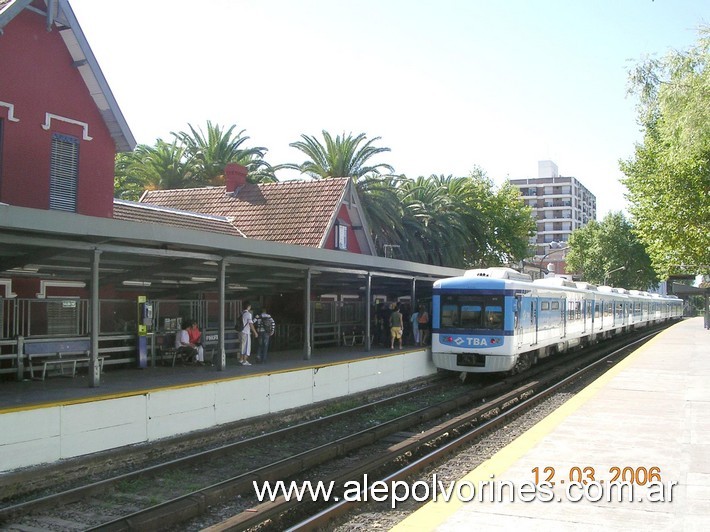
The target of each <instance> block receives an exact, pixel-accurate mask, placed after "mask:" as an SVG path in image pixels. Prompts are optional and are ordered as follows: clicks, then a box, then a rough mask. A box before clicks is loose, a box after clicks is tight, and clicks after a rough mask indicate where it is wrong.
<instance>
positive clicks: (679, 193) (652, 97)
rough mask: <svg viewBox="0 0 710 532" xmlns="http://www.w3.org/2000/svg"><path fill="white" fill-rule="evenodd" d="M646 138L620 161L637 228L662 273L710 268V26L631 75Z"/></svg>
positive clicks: (654, 263) (651, 60)
mask: <svg viewBox="0 0 710 532" xmlns="http://www.w3.org/2000/svg"><path fill="white" fill-rule="evenodd" d="M630 90H631V92H633V93H635V94H637V95H638V97H639V107H638V114H639V122H640V123H641V125H642V127H643V130H644V138H643V142H642V143H641V144H639V145H637V146H636V149H635V155H634V156H633V157H632V158H631V159H629V160H627V161H621V162H620V166H621V170H622V171H623V172H624V174H626V178H625V179H624V180H623V182H624V184H625V185H626V187H627V189H628V193H627V198H628V200H629V202H630V209H629V210H630V213H631V214H632V215H633V217H634V227H635V231H636V232H637V234H638V235H639V238H640V239H641V241H642V242H643V243H644V244H645V245H646V248H647V249H648V253H649V255H650V256H651V259H652V262H653V265H654V268H655V269H656V271H657V272H658V273H659V274H660V276H661V277H662V278H667V277H668V276H669V275H670V274H673V273H708V272H710V230H709V228H710V28H708V27H705V28H703V29H701V31H700V38H699V40H698V42H697V44H696V45H695V46H693V47H691V48H690V49H689V50H687V51H673V52H671V53H670V54H669V55H668V56H667V57H666V58H665V59H662V60H656V59H648V60H645V61H643V62H641V63H640V64H639V65H638V66H637V67H636V69H635V70H634V71H633V72H632V74H631V89H630Z"/></svg>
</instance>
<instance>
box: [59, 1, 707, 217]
mask: <svg viewBox="0 0 710 532" xmlns="http://www.w3.org/2000/svg"><path fill="white" fill-rule="evenodd" d="M70 5H71V6H72V9H73V10H74V13H75V14H76V16H77V18H78V20H79V24H80V25H81V27H82V29H83V31H84V33H85V35H86V37H87V39H88V42H89V44H90V46H91V48H92V50H93V52H94V55H95V56H96V58H97V60H98V62H99V65H100V66H101V69H102V71H103V73H104V76H105V77H106V79H107V81H108V84H109V86H110V87H111V90H112V92H113V94H114V96H115V98H116V100H117V102H118V105H119V107H120V108H121V111H122V112H123V114H124V117H125V118H126V120H127V122H128V125H129V127H130V129H131V131H132V132H133V135H134V136H135V138H136V141H137V142H138V143H142V144H149V145H153V144H155V141H156V139H158V138H162V139H164V140H170V141H171V140H172V136H171V132H178V131H189V127H188V124H192V125H193V126H195V127H200V128H202V129H203V130H205V129H206V123H207V121H208V120H210V121H212V122H213V123H217V124H219V125H221V126H232V125H236V128H235V129H236V131H241V130H244V135H246V136H248V137H249V140H247V141H246V143H245V146H249V147H252V146H263V147H266V148H268V150H269V151H268V153H267V155H266V160H267V161H268V162H269V163H270V164H272V165H275V164H281V163H287V162H289V163H301V162H303V161H304V160H305V155H303V154H302V153H301V152H300V151H298V150H296V149H295V148H292V147H290V146H289V144H290V143H292V142H295V141H298V140H300V139H301V135H304V134H305V135H309V136H316V137H317V138H319V139H321V140H322V135H321V132H322V131H323V130H326V131H328V132H329V133H331V134H332V135H336V134H341V135H342V134H345V135H348V134H351V133H352V134H353V135H358V134H360V133H364V134H365V135H366V136H367V139H372V138H375V137H380V138H379V139H378V140H376V141H375V142H374V145H375V146H377V147H386V148H390V149H391V151H390V152H387V153H384V154H381V155H378V156H377V157H376V158H373V159H372V162H375V163H377V162H380V163H387V164H390V165H392V166H393V167H394V168H395V171H396V173H398V174H405V175H406V176H407V177H410V178H415V177H418V176H420V175H423V176H429V175H432V174H444V175H455V176H465V175H468V174H469V173H470V172H471V171H472V170H473V169H474V168H475V167H480V168H482V169H483V170H484V171H485V172H486V174H487V175H488V176H489V177H490V178H491V179H492V180H493V181H494V182H495V183H497V184H501V183H503V182H504V181H505V179H517V178H525V177H537V175H538V174H537V172H538V161H541V160H551V161H554V162H555V163H556V164H557V166H558V168H559V172H560V175H563V176H573V177H576V178H577V179H579V180H580V181H581V182H582V184H583V185H584V186H586V187H587V188H588V189H589V190H590V191H591V192H592V193H593V194H595V195H596V197H597V217H598V218H599V219H601V218H602V217H603V216H604V215H605V214H606V213H608V212H610V211H619V210H626V208H627V205H626V201H625V200H624V198H623V195H624V192H625V189H624V187H623V185H622V184H621V183H620V181H619V180H620V178H622V177H623V174H622V173H621V171H620V170H619V164H618V162H619V160H620V159H628V158H630V157H631V156H632V155H633V153H634V145H635V143H637V142H640V141H641V140H642V133H641V129H640V127H639V125H638V123H637V115H636V105H637V100H636V99H635V97H633V96H631V95H628V94H627V92H628V91H627V89H628V74H629V71H630V70H631V69H632V68H633V66H634V65H635V64H637V63H638V62H639V61H641V60H643V59H644V58H648V57H654V58H662V57H664V56H665V55H666V54H668V53H669V52H670V51H672V50H684V49H687V48H688V47H689V46H692V45H693V44H694V43H695V42H696V41H697V38H698V28H699V27H700V26H701V25H703V24H704V25H707V24H710V2H707V1H706V0H574V1H569V0H486V1H483V0H406V1H405V0H200V1H199V2H195V1H194V0H189V1H188V0H169V1H168V0H122V1H120V2H107V1H97V0H70ZM277 175H278V177H279V178H280V179H290V178H294V177H298V174H297V173H294V172H293V171H285V172H284V173H283V174H281V173H279V174H277Z"/></svg>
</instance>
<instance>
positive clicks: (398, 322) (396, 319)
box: [390, 305, 404, 349]
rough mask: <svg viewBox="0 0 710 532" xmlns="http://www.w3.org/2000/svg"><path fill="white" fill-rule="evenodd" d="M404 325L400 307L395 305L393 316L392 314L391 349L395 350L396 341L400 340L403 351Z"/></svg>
mask: <svg viewBox="0 0 710 532" xmlns="http://www.w3.org/2000/svg"><path fill="white" fill-rule="evenodd" d="M403 325H404V323H403V321H402V313H401V312H400V311H399V307H398V306H397V305H394V308H393V310H392V314H390V337H391V342H390V349H394V341H395V340H399V348H400V349H402V326H403Z"/></svg>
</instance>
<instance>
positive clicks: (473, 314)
mask: <svg viewBox="0 0 710 532" xmlns="http://www.w3.org/2000/svg"><path fill="white" fill-rule="evenodd" d="M441 327H442V328H447V329H466V330H470V329H495V330H500V329H502V328H503V297H502V296H477V295H468V294H450V295H442V296H441Z"/></svg>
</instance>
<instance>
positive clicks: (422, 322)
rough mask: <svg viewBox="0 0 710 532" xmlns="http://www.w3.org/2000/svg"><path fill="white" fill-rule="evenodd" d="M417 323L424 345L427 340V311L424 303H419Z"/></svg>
mask: <svg viewBox="0 0 710 532" xmlns="http://www.w3.org/2000/svg"><path fill="white" fill-rule="evenodd" d="M417 322H418V323H419V331H420V333H421V336H422V345H426V344H427V341H428V340H429V313H428V312H427V311H426V307H425V306H424V305H419V317H418V318H417Z"/></svg>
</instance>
